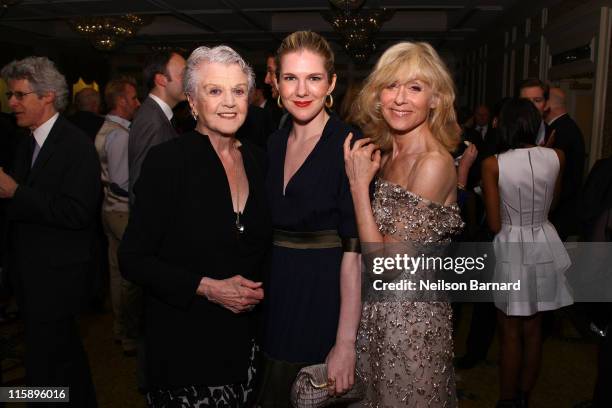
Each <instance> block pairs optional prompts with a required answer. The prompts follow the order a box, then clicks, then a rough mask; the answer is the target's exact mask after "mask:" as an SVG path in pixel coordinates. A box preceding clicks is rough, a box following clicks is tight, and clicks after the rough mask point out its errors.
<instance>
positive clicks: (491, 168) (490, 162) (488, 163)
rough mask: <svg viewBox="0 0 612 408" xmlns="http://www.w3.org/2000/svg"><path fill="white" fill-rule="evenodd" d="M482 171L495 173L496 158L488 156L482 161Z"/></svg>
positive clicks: (496, 169) (496, 167) (496, 168)
mask: <svg viewBox="0 0 612 408" xmlns="http://www.w3.org/2000/svg"><path fill="white" fill-rule="evenodd" d="M481 166H482V171H483V172H485V171H486V172H490V173H497V172H498V171H499V166H498V165H497V157H495V156H489V157H487V158H486V159H484V160H483V161H482V165H481Z"/></svg>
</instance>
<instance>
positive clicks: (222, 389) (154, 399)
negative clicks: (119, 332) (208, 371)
mask: <svg viewBox="0 0 612 408" xmlns="http://www.w3.org/2000/svg"><path fill="white" fill-rule="evenodd" d="M258 352H259V347H258V346H257V345H256V344H255V343H254V342H253V347H252V348H251V359H250V361H249V368H248V376H247V381H246V382H244V383H237V384H227V385H218V386H214V387H207V386H205V385H196V386H189V387H183V388H178V389H175V390H164V389H156V390H152V391H149V392H148V393H147V404H148V406H149V407H151V408H209V407H214V408H243V407H246V406H247V403H249V402H250V401H251V400H252V399H253V395H252V394H253V387H254V384H255V375H256V374H257V369H256V367H255V366H256V364H255V357H256V355H257V353H258Z"/></svg>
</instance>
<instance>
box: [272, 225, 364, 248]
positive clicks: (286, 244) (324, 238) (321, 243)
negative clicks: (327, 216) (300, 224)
mask: <svg viewBox="0 0 612 408" xmlns="http://www.w3.org/2000/svg"><path fill="white" fill-rule="evenodd" d="M272 242H273V243H274V245H276V246H279V247H283V248H292V249H327V248H342V249H343V251H344V252H360V251H359V240H358V239H357V238H340V235H338V231H336V230H322V231H308V232H301V231H283V230H278V229H275V230H274V234H273V238H272Z"/></svg>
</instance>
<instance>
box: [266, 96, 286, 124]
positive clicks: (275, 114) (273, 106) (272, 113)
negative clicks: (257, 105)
mask: <svg viewBox="0 0 612 408" xmlns="http://www.w3.org/2000/svg"><path fill="white" fill-rule="evenodd" d="M263 109H264V110H265V111H266V113H267V114H268V118H269V120H270V124H271V126H272V130H273V131H274V130H276V129H278V127H279V125H280V121H281V118H282V117H283V114H284V113H285V110H284V109H281V108H279V107H278V104H277V102H276V101H275V100H274V99H272V98H270V99H268V101H267V102H266V104H265V105H264V107H263Z"/></svg>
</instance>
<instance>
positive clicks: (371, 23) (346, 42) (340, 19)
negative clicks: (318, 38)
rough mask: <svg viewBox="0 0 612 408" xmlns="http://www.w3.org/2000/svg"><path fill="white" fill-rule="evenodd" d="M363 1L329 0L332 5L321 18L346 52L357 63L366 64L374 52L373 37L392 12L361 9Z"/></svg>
mask: <svg viewBox="0 0 612 408" xmlns="http://www.w3.org/2000/svg"><path fill="white" fill-rule="evenodd" d="M364 2H365V1H364V0H330V3H332V4H333V5H334V8H333V9H332V10H331V12H327V13H323V17H324V18H325V19H326V20H327V21H328V22H329V23H330V24H331V26H332V27H333V29H334V31H336V32H337V33H338V34H339V35H340V37H341V38H342V42H343V46H344V49H345V50H346V52H347V53H348V54H349V56H350V57H351V58H353V60H355V61H356V62H358V63H363V62H366V61H367V59H368V58H369V56H370V55H371V54H372V53H373V52H374V51H375V50H376V43H375V37H376V34H378V32H379V31H380V28H381V27H382V25H383V23H384V22H385V21H387V20H389V19H390V18H391V16H392V15H393V12H392V11H390V10H386V9H362V8H361V7H362V6H363V3H364Z"/></svg>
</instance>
